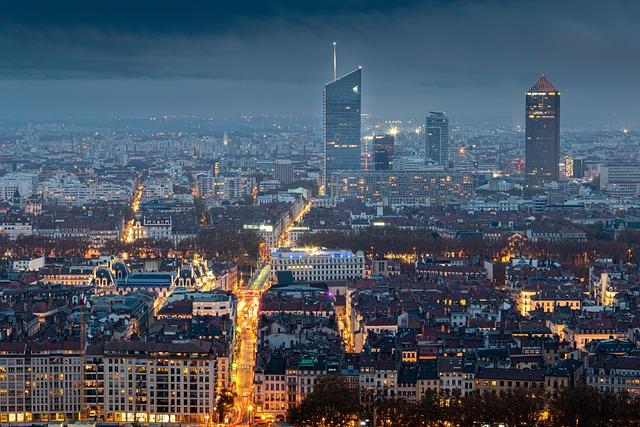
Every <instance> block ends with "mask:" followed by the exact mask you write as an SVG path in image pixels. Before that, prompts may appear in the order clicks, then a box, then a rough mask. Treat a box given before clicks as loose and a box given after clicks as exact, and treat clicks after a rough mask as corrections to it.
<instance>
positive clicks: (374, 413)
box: [287, 376, 640, 427]
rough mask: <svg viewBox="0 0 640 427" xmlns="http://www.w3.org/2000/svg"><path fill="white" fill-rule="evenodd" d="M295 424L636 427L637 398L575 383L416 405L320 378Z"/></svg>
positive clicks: (639, 416) (639, 421)
mask: <svg viewBox="0 0 640 427" xmlns="http://www.w3.org/2000/svg"><path fill="white" fill-rule="evenodd" d="M287 419H288V420H289V422H292V423H293V424H294V425H296V426H309V427H315V426H318V427H320V426H322V427H328V426H346V425H350V424H352V425H360V423H361V422H365V424H366V425H369V426H375V427H404V426H425V427H430V426H433V427H444V426H460V427H467V426H469V427H471V426H480V425H491V426H494V425H504V426H507V427H515V426H541V427H542V426H548V427H604V426H629V427H634V426H640V399H639V398H631V397H629V396H625V395H613V394H603V393H599V392H598V391H596V390H595V389H592V388H586V387H580V388H569V389H565V390H564V391H562V392H561V393H560V394H559V395H558V397H557V398H555V399H553V400H548V401H547V400H545V398H544V397H543V396H542V395H540V394H534V393H531V392H525V391H522V392H509V393H504V394H498V395H494V394H483V395H480V394H471V395H469V396H467V397H451V398H441V397H439V396H438V395H436V394H435V393H427V394H426V395H425V396H424V398H422V400H420V401H419V402H416V403H412V402H408V401H405V400H398V399H389V398H378V399H369V398H366V396H361V395H359V393H358V392H357V391H356V390H353V389H351V388H349V386H348V384H347V383H346V382H345V381H344V379H342V378H340V377H330V376H327V377H323V378H320V379H319V380H318V382H317V385H316V387H315V388H314V391H313V393H311V394H310V395H309V396H308V397H307V399H306V400H305V401H304V402H302V404H300V405H299V406H297V407H293V408H291V409H290V410H289V413H288V414H287Z"/></svg>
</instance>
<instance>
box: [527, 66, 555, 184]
mask: <svg viewBox="0 0 640 427" xmlns="http://www.w3.org/2000/svg"><path fill="white" fill-rule="evenodd" d="M525 104H526V114H527V117H526V142H525V190H526V192H527V193H528V194H533V193H537V192H540V191H541V190H542V189H543V187H544V184H545V183H549V182H552V181H558V180H559V178H560V169H559V163H560V92H558V90H557V89H556V88H555V87H554V86H553V85H552V84H551V82H550V81H549V80H547V78H546V77H545V76H544V75H542V76H540V78H539V79H538V81H537V82H536V83H535V84H534V85H533V86H532V87H531V89H529V91H528V92H527V93H526V96H525Z"/></svg>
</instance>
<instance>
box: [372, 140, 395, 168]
mask: <svg viewBox="0 0 640 427" xmlns="http://www.w3.org/2000/svg"><path fill="white" fill-rule="evenodd" d="M394 146H395V138H394V137H393V135H374V137H373V170H376V171H390V170H393V151H394Z"/></svg>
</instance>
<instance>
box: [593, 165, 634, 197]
mask: <svg viewBox="0 0 640 427" xmlns="http://www.w3.org/2000/svg"><path fill="white" fill-rule="evenodd" d="M600 190H603V191H606V192H607V193H608V194H609V195H610V196H612V197H616V198H621V199H633V198H638V197H640V165H638V164H637V163H634V164H618V165H606V166H600Z"/></svg>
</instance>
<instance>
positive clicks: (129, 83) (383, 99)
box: [0, 0, 640, 125]
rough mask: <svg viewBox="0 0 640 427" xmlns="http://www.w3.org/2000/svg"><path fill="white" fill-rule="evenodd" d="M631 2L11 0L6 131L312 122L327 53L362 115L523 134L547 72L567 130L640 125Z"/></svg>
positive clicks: (637, 8) (1, 48) (0, 45)
mask: <svg viewBox="0 0 640 427" xmlns="http://www.w3.org/2000/svg"><path fill="white" fill-rule="evenodd" d="M639 22H640V2H637V1H632V0H628V1H626V0H620V1H617V0H609V1H606V2H605V1H602V0H598V1H595V0H521V1H520V0H431V1H428V0H425V1H414V0H273V1H269V0H245V1H243V0H233V1H231V0H230V1H222V0H209V1H206V0H183V1H179V0H58V1H51V0H39V1H37V0H20V1H11V2H9V1H7V2H4V4H3V6H2V11H0V53H1V54H0V94H1V95H0V99H1V100H2V101H1V102H0V118H40V117H44V118H60V117H67V116H75V117H94V116H95V117H110V116H114V117H131V116H144V115H149V114H157V113H166V114H197V115H236V114H239V113H260V112H268V113H291V114H300V115H318V116H319V115H320V114H321V105H322V97H321V88H322V84H323V83H324V82H325V81H327V80H328V79H329V78H330V75H331V62H330V61H331V50H330V44H331V41H333V40H336V41H337V42H338V52H339V55H338V56H339V60H338V66H339V67H338V68H339V71H341V72H346V71H349V70H350V69H352V68H354V67H356V66H357V65H359V64H361V65H362V66H363V94H364V95H363V96H364V98H363V102H364V107H363V109H364V111H365V112H368V113H372V114H375V115H385V116H399V117H402V116H404V117H407V116H414V117H420V116H422V115H423V114H424V112H426V111H429V110H433V109H439V110H446V111H448V112H449V114H450V115H451V116H452V117H453V118H454V119H458V120H460V121H463V122H464V121H468V122H471V121H474V122H478V121H489V122H503V123H505V124H513V123H517V122H521V121H522V115H523V113H522V109H523V108H522V104H523V99H522V98H523V92H524V91H525V90H526V89H527V88H528V87H529V86H530V85H531V84H532V83H533V82H534V81H535V79H536V78H537V77H538V75H539V74H540V73H545V74H546V75H547V76H548V78H549V79H550V80H551V81H552V82H553V83H554V84H555V85H556V86H557V87H558V88H559V89H560V90H561V92H562V94H563V101H562V102H563V104H562V108H563V120H565V123H569V124H581V123H583V122H584V123H589V124H597V123H607V122H614V123H624V124H630V125H637V124H638V123H639V122H640V120H639V118H640V103H639V102H638V94H639V90H640V54H639V53H640V52H639V50H640V24H638V23H639Z"/></svg>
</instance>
